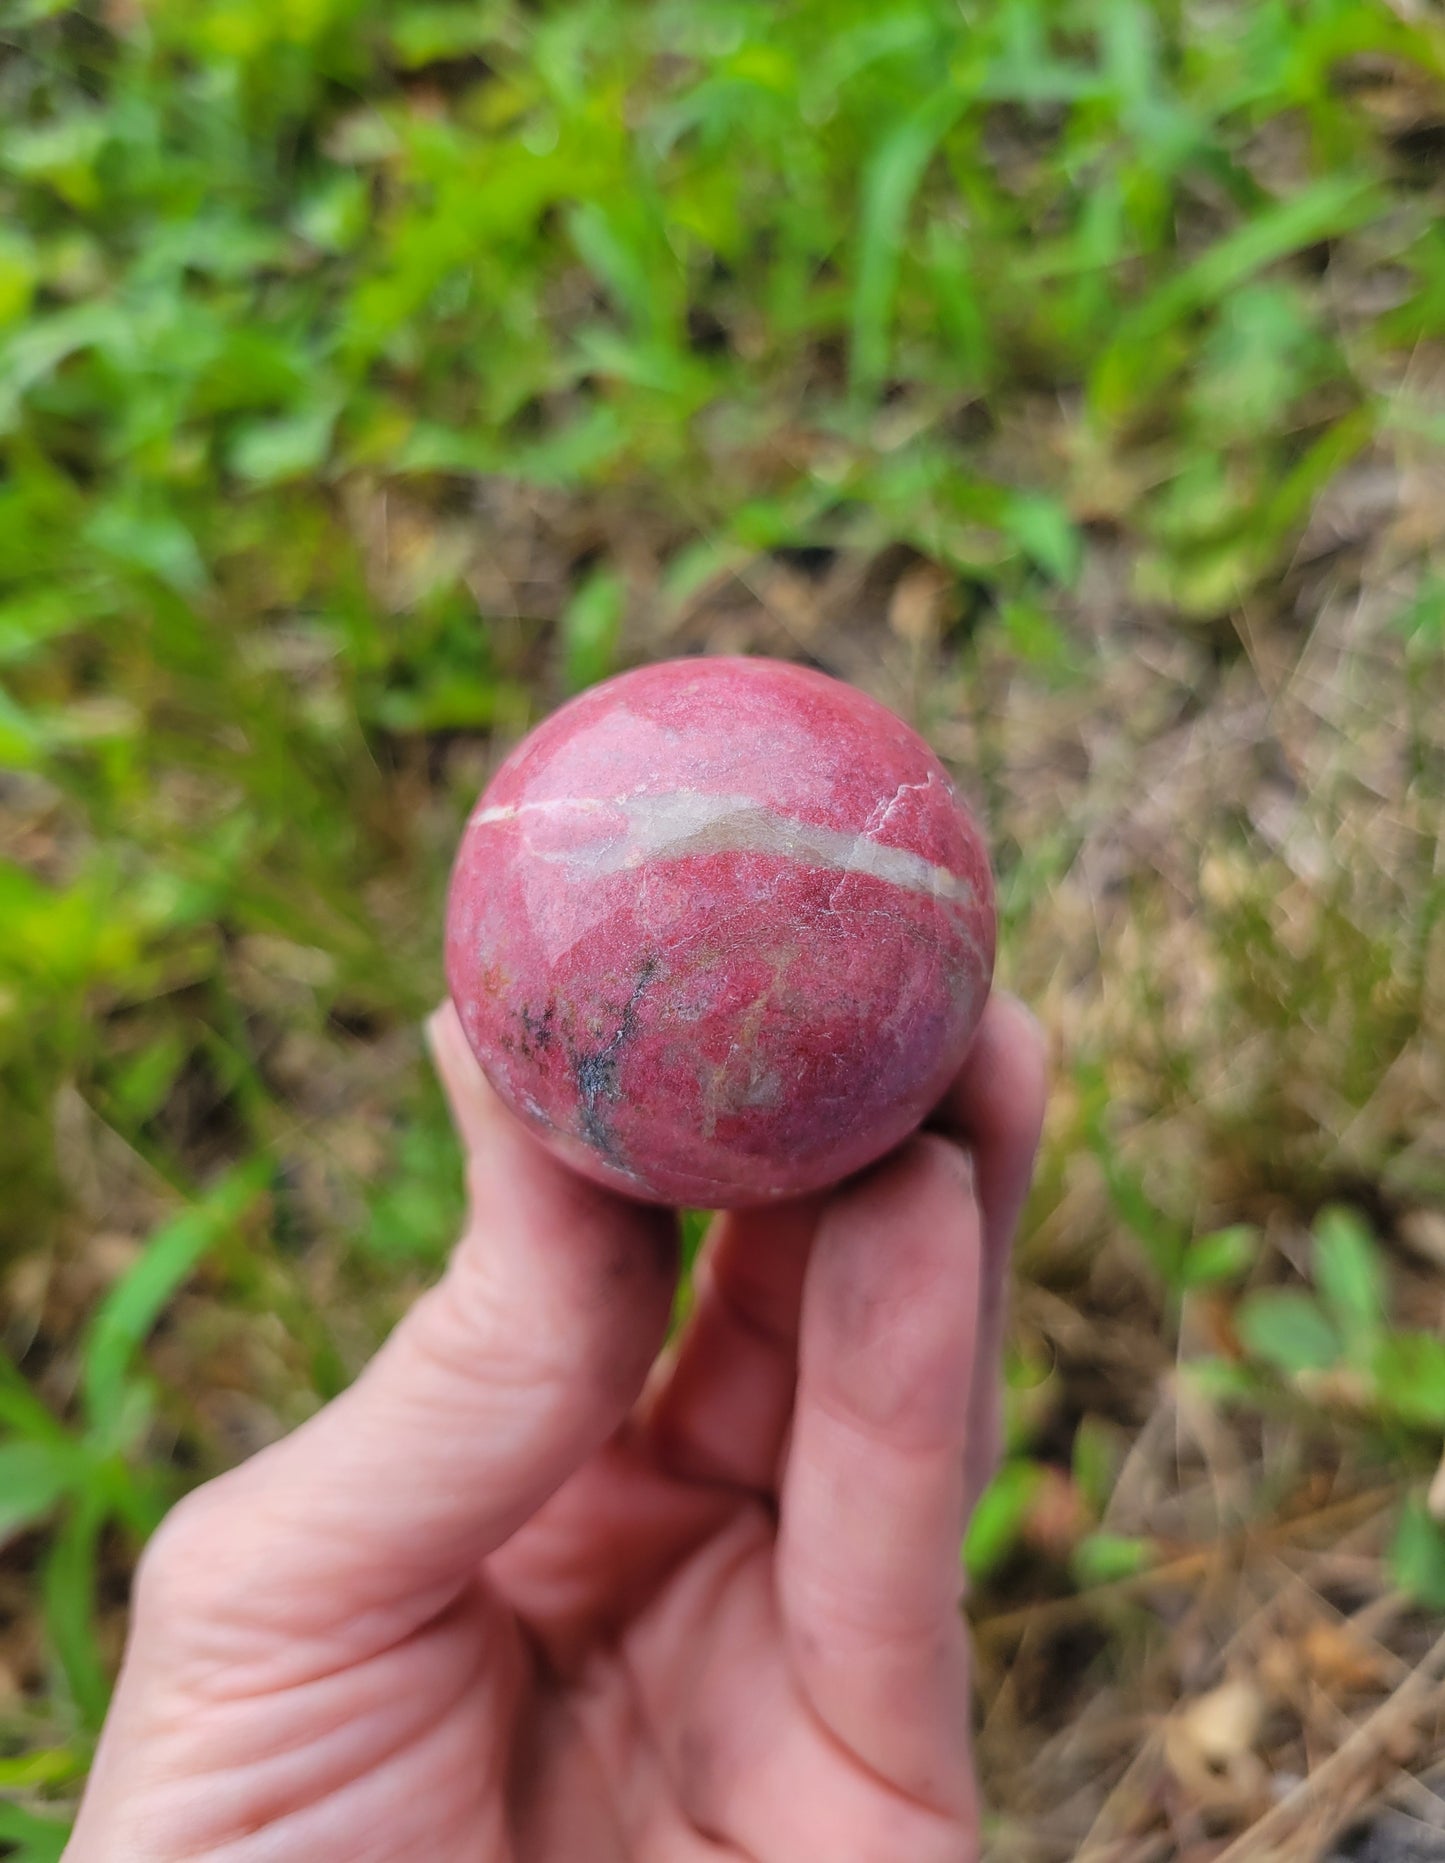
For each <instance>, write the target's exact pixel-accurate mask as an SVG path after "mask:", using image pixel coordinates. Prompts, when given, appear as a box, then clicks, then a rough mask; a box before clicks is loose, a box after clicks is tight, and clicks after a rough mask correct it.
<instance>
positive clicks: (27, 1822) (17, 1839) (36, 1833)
mask: <svg viewBox="0 0 1445 1863" xmlns="http://www.w3.org/2000/svg"><path fill="white" fill-rule="evenodd" d="M69 1842H70V1825H69V1824H68V1823H62V1822H61V1821H60V1820H59V1819H58V1818H40V1817H37V1816H36V1815H35V1813H34V1812H33V1811H24V1810H22V1809H21V1807H20V1806H19V1805H0V1844H6V1845H10V1846H13V1848H12V1849H11V1851H10V1863H61V1858H62V1857H63V1856H64V1854H65V1846H66V1845H67V1844H68V1843H69Z"/></svg>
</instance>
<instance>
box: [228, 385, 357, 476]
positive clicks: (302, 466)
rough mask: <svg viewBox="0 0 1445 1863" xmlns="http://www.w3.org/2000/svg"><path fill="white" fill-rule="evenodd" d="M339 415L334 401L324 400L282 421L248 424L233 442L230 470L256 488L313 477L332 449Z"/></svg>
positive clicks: (241, 429) (238, 432) (287, 416)
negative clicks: (334, 430)
mask: <svg viewBox="0 0 1445 1863" xmlns="http://www.w3.org/2000/svg"><path fill="white" fill-rule="evenodd" d="M336 414H337V405H336V403H335V402H334V401H322V402H318V403H317V405H316V406H315V407H311V408H306V409H304V410H303V411H302V412H301V413H299V414H289V415H286V416H285V417H284V418H282V419H279V420H257V421H249V422H247V423H246V424H245V425H244V426H242V427H241V428H240V429H239V430H238V431H237V434H236V437H235V439H234V440H233V441H232V443H231V452H230V463H231V470H232V471H233V472H234V473H235V474H236V475H237V477H238V478H242V479H247V480H249V481H250V483H251V484H253V485H282V484H285V483H287V482H288V481H290V480H293V479H304V478H308V477H310V476H311V475H312V474H313V473H315V472H316V471H318V469H319V468H320V467H321V466H322V465H323V464H324V463H325V460H326V456H327V454H328V452H329V451H330V450H331V432H332V429H333V427H334V426H335V425H336Z"/></svg>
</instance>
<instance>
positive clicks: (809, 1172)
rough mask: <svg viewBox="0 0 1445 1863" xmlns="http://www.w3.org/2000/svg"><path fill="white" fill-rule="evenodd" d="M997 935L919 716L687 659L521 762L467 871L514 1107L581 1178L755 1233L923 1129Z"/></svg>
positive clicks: (456, 989) (484, 1030) (555, 727)
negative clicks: (783, 1205) (771, 1208)
mask: <svg viewBox="0 0 1445 1863" xmlns="http://www.w3.org/2000/svg"><path fill="white" fill-rule="evenodd" d="M994 935H995V925H994V901H993V883H992V877H991V875H990V872H989V864H988V856H987V853H986V851H985V848H984V845H983V841H982V839H981V837H980V835H979V832H978V830H977V828H976V827H975V826H974V823H973V821H972V819H971V818H970V816H969V814H968V812H967V811H966V809H965V808H964V807H963V804H962V803H961V802H960V800H959V798H958V795H957V793H956V792H955V790H954V787H953V784H952V783H951V782H950V780H949V778H948V776H947V774H946V773H945V771H944V769H943V766H942V765H941V764H940V763H939V762H938V760H937V759H936V758H935V757H934V755H933V753H932V752H931V751H930V750H929V748H928V746H927V745H926V744H925V743H924V742H923V740H922V739H921V738H920V737H918V736H917V734H916V733H915V732H913V731H911V730H910V729H909V728H908V727H907V725H905V724H904V723H903V722H902V721H901V720H900V719H898V718H896V717H895V716H894V715H893V713H892V712H890V711H889V710H887V708H886V707H884V706H882V705H880V704H878V703H877V702H876V701H875V700H873V699H870V698H867V697H865V696H864V695H863V694H862V693H861V692H858V691H856V690H854V688H852V687H851V686H846V685H843V684H841V683H840V682H839V681H837V680H834V679H830V678H827V677H825V676H824V675H822V674H819V673H814V672H809V671H807V670H805V669H804V668H801V667H797V666H791V665H786V664H784V663H782V662H779V661H775V660H764V659H735V658H716V659H689V660H674V661H668V662H665V663H663V664H661V665H656V666H648V667H643V668H641V669H640V670H638V671H636V672H632V673H625V674H623V675H621V676H620V677H619V678H616V679H611V680H608V681H607V682H606V683H605V684H603V685H600V686H596V687H593V688H592V690H590V691H588V692H585V693H583V694H582V695H581V696H580V697H579V698H575V699H573V700H572V701H571V702H570V703H569V704H567V705H564V706H563V707H562V708H561V710H560V711H558V712H556V713H554V714H553V716H552V717H550V718H548V719H547V720H546V721H545V722H544V723H543V724H541V725H540V726H539V727H538V728H537V730H535V731H534V732H533V733H532V734H531V736H530V737H528V738H526V739H525V740H524V741H523V742H522V743H521V744H520V745H519V746H518V748H517V749H516V750H515V751H514V752H513V753H512V755H511V756H510V757H509V758H508V759H507V760H506V762H505V763H504V764H503V765H502V767H501V769H500V770H499V771H498V772H497V775H496V777H495V779H494V780H493V782H492V783H491V784H490V785H489V786H488V788H487V790H486V793H485V794H484V795H483V796H482V798H481V801H480V802H479V803H478V805H477V808H476V811H475V813H474V814H473V816H472V818H471V821H470V823H469V824H468V827H467V830H466V834H465V836H464V838H463V841H462V845H461V849H460V852H459V853H458V856H457V861H456V867H455V870H454V872H453V875H452V887H451V897H450V902H449V906H448V911H447V977H448V981H449V984H450V987H451V993H452V998H453V1000H454V1002H455V1004H456V1006H457V1009H458V1011H459V1013H460V1015H461V1019H462V1024H463V1026H464V1028H465V1029H466V1033H467V1038H468V1040H469V1041H470V1043H471V1045H472V1048H473V1050H474V1052H475V1053H476V1055H477V1058H478V1059H479V1060H480V1062H481V1064H482V1066H483V1068H484V1069H485V1071H486V1074H487V1076H488V1078H489V1079H490V1080H491V1082H492V1084H493V1086H494V1087H495V1088H496V1089H497V1091H498V1092H499V1093H500V1094H501V1096H502V1098H503V1099H504V1100H505V1101H506V1102H507V1104H508V1105H509V1106H510V1107H511V1108H512V1109H513V1111H514V1112H516V1113H518V1114H519V1115H520V1116H521V1117H522V1118H523V1119H524V1120H525V1121H526V1122H527V1123H528V1124H529V1125H530V1126H532V1128H533V1129H534V1130H535V1131H536V1132H537V1133H538V1134H539V1135H540V1136H541V1137H542V1139H543V1140H544V1141H545V1142H546V1143H547V1144H548V1145H549V1146H550V1147H551V1148H552V1150H553V1151H554V1152H556V1153H557V1154H558V1155H559V1156H561V1157H562V1158H563V1159H564V1160H565V1161H566V1162H567V1163H568V1164H570V1165H571V1166H573V1167H574V1168H575V1169H576V1170H578V1171H580V1172H582V1173H584V1174H585V1175H586V1176H588V1177H590V1178H593V1179H596V1180H597V1181H599V1182H601V1183H603V1184H607V1185H610V1186H611V1187H612V1188H614V1189H616V1190H620V1191H623V1192H624V1193H627V1194H629V1195H631V1196H634V1197H638V1198H641V1199H643V1200H645V1201H648V1202H657V1203H669V1204H676V1205H679V1206H693V1207H698V1208H704V1209H722V1208H737V1207H740V1206H745V1205H749V1204H759V1203H767V1202H770V1201H773V1200H774V1199H777V1198H781V1197H791V1196H798V1195H801V1194H802V1193H804V1192H806V1191H811V1190H817V1189H821V1188H823V1187H824V1186H826V1185H829V1184H833V1183H836V1182H837V1181H838V1180H839V1179H841V1178H843V1177H846V1176H848V1175H849V1173H851V1172H853V1171H856V1170H859V1169H861V1168H862V1167H863V1166H864V1165H867V1164H871V1163H872V1162H873V1161H874V1160H875V1159H877V1158H880V1157H881V1156H882V1155H883V1154H884V1153H885V1152H887V1151H888V1150H890V1149H891V1148H892V1147H893V1146H894V1145H896V1144H897V1143H898V1142H899V1140H901V1139H902V1138H904V1137H905V1136H906V1135H907V1134H908V1133H909V1132H911V1131H912V1130H913V1129H914V1128H915V1127H916V1126H917V1125H918V1124H919V1122H920V1121H921V1120H922V1119H923V1118H924V1116H925V1115H926V1114H927V1112H928V1110H929V1108H930V1107H931V1106H932V1105H933V1103H934V1102H935V1101H936V1099H937V1098H938V1096H939V1094H940V1093H941V1092H942V1090H943V1088H944V1086H945V1085H946V1084H947V1082H948V1080H949V1078H950V1077H951V1075H952V1074H953V1073H954V1071H955V1070H956V1069H957V1067H958V1065H959V1063H960V1062H961V1061H962V1059H963V1056H964V1053H965V1051H966V1050H967V1048H968V1045H969V1042H970V1040H971V1038H972V1036H973V1033H974V1030H975V1028H976V1027H977V1025H978V1019H979V1016H980V1015H981V1013H982V1011H983V1005H984V1001H985V999H986V997H987V995H988V991H989V986H990V982H991V979H992V973H993V956H994Z"/></svg>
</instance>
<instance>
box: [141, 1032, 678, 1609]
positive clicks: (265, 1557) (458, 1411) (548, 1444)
mask: <svg viewBox="0 0 1445 1863" xmlns="http://www.w3.org/2000/svg"><path fill="white" fill-rule="evenodd" d="M428 1035H429V1038H430V1043H431V1049H432V1054H433V1057H434V1059H435V1062H436V1066H437V1070H438V1072H439V1074H440V1076H441V1079H442V1082H443V1084H444V1086H445V1088H446V1091H447V1096H448V1099H449V1101H450V1103H451V1107H452V1114H453V1118H454V1120H455V1123H456V1127H457V1131H458V1134H459V1136H460V1137H461V1139H462V1142H463V1146H464V1148H465V1151H466V1155H467V1182H468V1190H469V1196H470V1213H469V1216H468V1221H467V1226H466V1231H465V1234H464V1235H463V1238H462V1241H461V1243H460V1244H459V1246H458V1248H457V1249H456V1251H455V1253H454V1255H453V1257H452V1260H451V1263H450V1265H449V1266H448V1268H447V1271H446V1274H445V1276H444V1277H443V1279H442V1280H441V1281H440V1282H439V1283H438V1285H437V1286H436V1287H434V1288H432V1289H431V1291H430V1292H429V1293H427V1294H425V1295H424V1296H423V1297H422V1299H421V1300H420V1301H419V1302H418V1303H417V1305H416V1306H415V1307H414V1308H413V1309H412V1311H411V1312H410V1313H409V1314H408V1316H407V1317H406V1319H405V1320H404V1321H403V1322H402V1323H401V1325H400V1326H399V1327H398V1328H397V1329H396V1331H395V1332H394V1333H393V1334H392V1336H391V1338H390V1340H389V1341H388V1342H387V1344H386V1345H385V1346H384V1347H383V1348H382V1350H381V1351H380V1352H379V1353H378V1354H377V1356H376V1358H375V1359H374V1360H373V1361H372V1363H371V1365H370V1366H369V1367H368V1368H367V1370H366V1371H365V1372H364V1373H363V1374H362V1376H361V1377H360V1378H359V1379H358V1380H357V1382H356V1383H355V1384H354V1385H353V1386H352V1387H351V1388H350V1390H348V1391H347V1392H345V1393H344V1394H343V1395H342V1396H341V1397H339V1398H338V1399H337V1400H336V1401H335V1402H334V1403H332V1404H330V1405H328V1406H327V1408H326V1409H324V1410H322V1411H321V1412H319V1413H318V1414H317V1415H316V1416H315V1417H313V1418H312V1419H311V1420H310V1421H309V1422H308V1423H306V1424H304V1425H303V1426H302V1427H301V1428H300V1429H299V1430H297V1431H296V1432H295V1434H294V1435H292V1436H291V1437H289V1438H287V1439H286V1440H285V1441H284V1442H281V1443H278V1444H276V1445H275V1446H274V1447H272V1448H270V1449H268V1450H265V1451H263V1453H262V1454H261V1455H259V1456H257V1457H256V1458H254V1460H252V1461H251V1462H249V1463H247V1464H245V1465H243V1466H242V1467H241V1468H239V1469H236V1470H234V1471H233V1472H232V1473H231V1474H229V1475H227V1476H224V1477H223V1478H222V1479H221V1480H220V1481H218V1482H214V1483H212V1484H211V1486H210V1487H209V1488H208V1489H202V1490H200V1491H199V1492H198V1493H197V1494H196V1495H194V1496H192V1497H191V1499H190V1500H189V1501H188V1502H184V1503H182V1506H181V1508H180V1509H178V1510H177V1517H176V1523H175V1527H174V1530H173V1531H172V1529H171V1528H170V1527H169V1523H168V1526H167V1528H163V1529H162V1536H161V1538H162V1541H164V1540H165V1539H166V1538H167V1537H172V1538H175V1539H180V1540H182V1541H184V1540H186V1539H187V1537H188V1536H189V1538H190V1540H191V1542H192V1544H190V1546H189V1547H188V1548H187V1552H188V1556H187V1558H186V1559H185V1560H184V1564H185V1565H186V1566H187V1568H188V1569H189V1570H191V1571H192V1572H197V1571H199V1572H201V1573H202V1574H203V1576H202V1577H201V1578H200V1580H199V1582H200V1584H201V1585H202V1587H203V1589H204V1592H205V1596H206V1598H207V1599H208V1600H209V1606H210V1608H211V1609H213V1610H214V1609H215V1608H216V1602H217V1597H216V1594H217V1588H218V1587H219V1588H221V1589H222V1590H223V1592H224V1595H225V1599H226V1601H227V1602H228V1603H229V1604H232V1605H235V1604H236V1602H237V1601H238V1600H244V1605H243V1609H244V1613H245V1615H246V1617H247V1618H248V1620H255V1619H256V1618H258V1617H260V1616H262V1615H263V1614H264V1615H265V1616H266V1617H267V1619H268V1621H276V1627H277V1628H284V1627H287V1623H286V1622H282V1621H279V1620H278V1618H279V1614H281V1613H285V1614H286V1619H287V1620H289V1621H294V1619H292V1614H295V1615H296V1616H297V1617H299V1618H300V1620H301V1621H303V1622H304V1623H305V1625H306V1627H307V1628H308V1629H310V1630H315V1629H316V1628H317V1626H318V1623H324V1622H328V1621H336V1620H355V1618H356V1617H357V1615H358V1614H359V1613H363V1612H371V1611H381V1612H383V1613H386V1614H387V1615H388V1616H390V1614H391V1613H392V1612H394V1610H395V1609H396V1607H398V1606H403V1607H406V1606H413V1605H414V1607H415V1610H416V1613H417V1616H418V1620H420V1618H421V1617H423V1616H429V1615H430V1614H431V1613H432V1612H433V1611H435V1610H436V1609H437V1608H439V1603H440V1602H441V1601H444V1600H445V1598H446V1597H447V1596H448V1595H449V1594H450V1593H451V1592H452V1591H454V1590H455V1589H456V1588H457V1587H458V1586H460V1585H461V1584H462V1583H464V1582H465V1580H466V1579H467V1578H468V1577H470V1576H471V1574H472V1573H473V1572H474V1571H475V1569H476V1566H477V1565H478V1563H479V1562H480V1561H481V1560H482V1559H484V1558H485V1557H486V1556H487V1555H488V1554H489V1553H490V1552H492V1551H494V1550H495V1549H496V1548H497V1547H498V1546H500V1545H501V1544H502V1543H503V1541H505V1540H506V1539H508V1538H509V1537H510V1536H511V1534H513V1533H514V1532H515V1531H516V1529H517V1528H518V1527H519V1526H521V1524H522V1523H523V1522H524V1521H525V1520H526V1519H527V1518H528V1517H529V1516H530V1515H531V1514H533V1513H535V1512H536V1510H537V1509H538V1508H539V1507H540V1506H541V1504H542V1503H543V1502H544V1501H545V1500H546V1499H547V1498H548V1497H549V1496H550V1495H551V1494H552V1493H553V1492H554V1491H555V1490H556V1489H557V1488H558V1487H560V1486H561V1484H562V1483H563V1482H564V1481H565V1480H566V1478H567V1477H568V1475H569V1474H571V1473H572V1471H573V1470H574V1469H575V1468H576V1467H577V1466H578V1465H579V1464H580V1463H581V1462H582V1461H584V1460H585V1459H586V1457H587V1456H589V1455H590V1454H591V1453H592V1452H593V1451H594V1450H595V1449H597V1448H598V1447H600V1446H601V1444H602V1443H603V1442H604V1441H605V1440H606V1439H607V1438H608V1437H609V1436H610V1435H612V1434H613V1432H614V1431H615V1430H616V1429H617V1428H618V1427H619V1425H620V1424H621V1422H622V1421H623V1419H624V1417H625V1416H626V1414H627V1412H628V1411H629V1410H630V1408H631V1406H632V1404H633V1403H634V1401H635V1400H636V1398H637V1395H638V1393H639V1391H640V1390H641V1387H642V1384H643V1381H644V1379H645V1378H646V1375H647V1371H648V1368H649V1367H650V1365H651V1363H652V1361H653V1359H654V1357H655V1356H656V1354H657V1352H658V1351H659V1349H660V1348H661V1345H662V1343H663V1339H664V1337H665V1334H666V1329H667V1321H668V1315H669V1312H670V1308H671V1299H672V1290H673V1281H674V1275H675V1261H676V1253H675V1247H674V1242H675V1224H674V1222H673V1219H672V1217H671V1215H670V1214H669V1213H667V1212H665V1211H661V1210H650V1209H645V1208H642V1207H640V1206H637V1205H633V1204H630V1203H627V1202H625V1201H624V1200H623V1199H621V1198H619V1197H616V1196H613V1195H612V1194H611V1193H609V1192H607V1191H604V1190H600V1189H597V1188H594V1187H593V1186H592V1185H590V1184H587V1183H584V1182H583V1181H582V1180H581V1179H580V1178H577V1177H575V1176H574V1175H573V1174H572V1173H571V1172H570V1171H568V1170H566V1169H565V1168H564V1167H563V1166H561V1165H560V1164H558V1163H556V1162H555V1161H554V1160H553V1159H552V1158H551V1157H550V1156H549V1154H548V1153H547V1152H545V1151H544V1150H543V1149H542V1147H541V1146H540V1145H539V1144H538V1143H537V1142H536V1141H535V1140H534V1139H533V1138H532V1137H531V1135H530V1134H529V1133H528V1132H527V1131H526V1130H525V1129H524V1127H523V1126H522V1125H521V1124H520V1122H519V1121H517V1120H516V1119H514V1118H513V1116H512V1115H511V1113H510V1112H508V1111H507V1109H506V1108H505V1107H504V1106H503V1105H502V1103H501V1101H500V1100H499V1099H498V1098H497V1096H496V1094H495V1093H494V1092H493V1091H492V1089H491V1087H490V1086H489V1085H488V1084H487V1081H486V1079H485V1077H484V1076H483V1074H482V1072H481V1070H480V1069H479V1068H478V1066H477V1064H476V1062H475V1060H474V1059H473V1058H472V1055H471V1052H470V1050H469V1049H468V1047H467V1043H466V1038H465V1036H464V1035H463V1033H462V1028H461V1024H460V1022H459V1021H458V1019H457V1015H456V1012H455V1010H454V1009H453V1008H452V1007H451V1005H450V1004H448V1005H447V1006H446V1007H445V1008H443V1009H442V1010H440V1011H439V1012H438V1013H437V1014H436V1016H434V1017H433V1018H432V1021H431V1023H430V1025H429V1028H428ZM197 1541H199V1542H201V1544H200V1545H197V1544H195V1543H194V1542H197ZM178 1563H179V1562H178ZM261 1575H264V1583H263V1584H258V1582H257V1581H258V1577H260V1576H261Z"/></svg>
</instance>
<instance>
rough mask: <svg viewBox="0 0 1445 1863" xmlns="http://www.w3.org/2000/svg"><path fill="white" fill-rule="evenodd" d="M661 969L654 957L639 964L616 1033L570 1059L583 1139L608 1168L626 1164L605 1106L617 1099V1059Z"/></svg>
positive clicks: (634, 1031)
mask: <svg viewBox="0 0 1445 1863" xmlns="http://www.w3.org/2000/svg"><path fill="white" fill-rule="evenodd" d="M660 968H661V965H660V963H659V961H658V959H657V958H656V957H654V956H651V955H649V956H647V957H645V958H644V959H643V960H642V963H641V966H640V967H639V969H638V973H637V981H636V983H634V984H633V986H632V994H631V995H630V996H629V997H628V999H627V1001H626V1003H625V1004H624V1005H623V1009H622V1017H621V1020H620V1021H619V1022H618V1025H617V1027H616V1029H615V1030H614V1031H613V1033H612V1034H611V1035H610V1036H609V1037H608V1038H607V1040H606V1041H605V1042H603V1043H602V1045H601V1047H598V1048H592V1049H589V1050H588V1051H587V1052H586V1053H580V1052H579V1053H577V1054H574V1055H573V1057H572V1077H573V1079H574V1080H575V1081H576V1083H577V1097H578V1099H579V1100H580V1102H581V1114H582V1136H583V1137H584V1138H585V1139H586V1140H587V1143H588V1144H589V1145H591V1146H593V1147H594V1149H596V1150H597V1151H599V1152H600V1153H601V1154H602V1156H603V1157H604V1158H606V1159H607V1161H608V1162H609V1163H610V1164H617V1165H625V1160H624V1159H623V1157H622V1154H621V1152H620V1150H619V1149H618V1145H617V1138H616V1135H615V1133H614V1132H613V1130H612V1122H611V1120H609V1119H608V1117H607V1114H606V1112H605V1110H604V1106H605V1103H606V1102H607V1101H610V1100H616V1099H617V1097H618V1091H619V1089H618V1085H617V1074H618V1065H619V1057H620V1055H621V1053H622V1050H623V1048H624V1047H625V1046H626V1044H627V1042H628V1041H629V1040H630V1038H631V1037H632V1036H633V1035H634V1034H635V1033H636V1032H637V1005H638V1003H639V1002H640V1001H641V1000H642V997H643V995H644V993H645V992H646V990H647V987H648V985H649V984H650V983H651V982H652V981H653V979H654V978H655V977H656V976H657V973H658V971H659V969H660Z"/></svg>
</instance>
